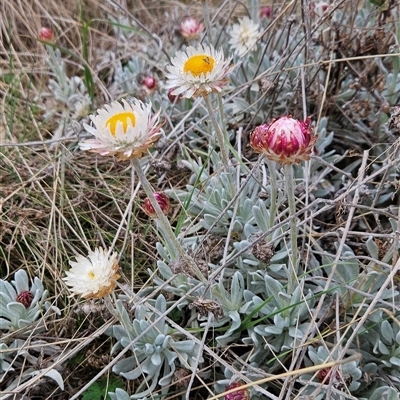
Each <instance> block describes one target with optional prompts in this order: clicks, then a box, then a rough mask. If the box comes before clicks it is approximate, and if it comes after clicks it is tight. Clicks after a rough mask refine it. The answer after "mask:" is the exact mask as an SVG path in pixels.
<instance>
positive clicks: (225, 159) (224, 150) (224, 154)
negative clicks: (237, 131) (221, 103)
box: [204, 96, 229, 173]
mask: <svg viewBox="0 0 400 400" xmlns="http://www.w3.org/2000/svg"><path fill="white" fill-rule="evenodd" d="M204 101H205V103H206V107H207V111H208V114H209V115H210V119H211V123H212V124H213V126H214V130H215V135H216V136H217V140H218V144H219V147H220V149H221V158H222V164H223V165H224V170H225V172H226V173H229V150H228V147H227V146H226V143H225V140H226V139H225V135H224V133H223V132H222V129H221V127H220V126H219V124H218V121H217V119H216V118H215V114H214V110H213V108H212V105H211V100H210V97H209V96H204Z"/></svg>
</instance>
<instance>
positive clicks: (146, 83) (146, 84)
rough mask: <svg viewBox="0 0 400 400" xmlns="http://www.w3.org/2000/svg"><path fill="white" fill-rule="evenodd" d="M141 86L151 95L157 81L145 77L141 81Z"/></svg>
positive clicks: (153, 78)
mask: <svg viewBox="0 0 400 400" xmlns="http://www.w3.org/2000/svg"><path fill="white" fill-rule="evenodd" d="M141 85H142V87H143V88H144V90H145V91H146V92H147V93H148V94H152V93H153V92H154V91H155V90H156V88H157V80H156V78H155V77H154V76H152V75H146V76H145V77H144V78H143V79H142V82H141Z"/></svg>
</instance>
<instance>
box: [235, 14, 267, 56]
mask: <svg viewBox="0 0 400 400" xmlns="http://www.w3.org/2000/svg"><path fill="white" fill-rule="evenodd" d="M259 34H260V32H259V25H258V24H257V23H255V22H253V21H252V20H251V19H250V18H249V17H243V18H242V19H241V20H240V21H239V23H238V24H234V25H233V26H232V29H231V31H230V36H231V38H230V40H229V44H230V45H231V48H232V50H233V51H234V52H235V54H237V55H238V56H239V57H243V56H244V55H245V54H246V53H247V51H248V50H250V49H255V48H256V45H257V39H258V36H259Z"/></svg>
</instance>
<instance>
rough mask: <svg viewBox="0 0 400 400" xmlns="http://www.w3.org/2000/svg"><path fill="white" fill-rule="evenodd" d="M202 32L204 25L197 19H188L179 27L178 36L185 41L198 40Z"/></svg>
mask: <svg viewBox="0 0 400 400" xmlns="http://www.w3.org/2000/svg"><path fill="white" fill-rule="evenodd" d="M203 31H204V25H203V24H202V23H201V22H199V20H198V19H197V18H194V17H188V18H185V19H183V20H182V22H181V24H180V25H179V32H180V34H181V35H182V36H183V37H184V38H186V39H187V40H194V39H198V38H199V37H200V35H201V33H202V32H203Z"/></svg>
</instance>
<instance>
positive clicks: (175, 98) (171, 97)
mask: <svg viewBox="0 0 400 400" xmlns="http://www.w3.org/2000/svg"><path fill="white" fill-rule="evenodd" d="M174 90H175V88H170V89H169V90H168V98H169V101H170V102H171V103H175V102H176V103H178V102H179V101H181V100H182V94H178V95H175V94H172V92H173V91H174Z"/></svg>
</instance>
